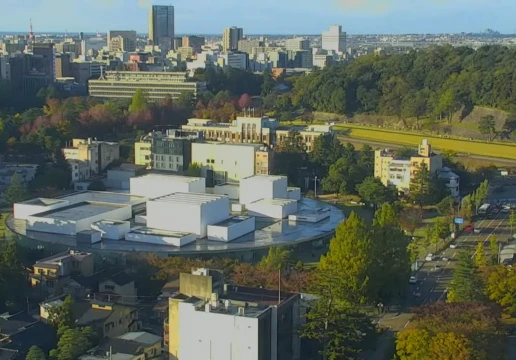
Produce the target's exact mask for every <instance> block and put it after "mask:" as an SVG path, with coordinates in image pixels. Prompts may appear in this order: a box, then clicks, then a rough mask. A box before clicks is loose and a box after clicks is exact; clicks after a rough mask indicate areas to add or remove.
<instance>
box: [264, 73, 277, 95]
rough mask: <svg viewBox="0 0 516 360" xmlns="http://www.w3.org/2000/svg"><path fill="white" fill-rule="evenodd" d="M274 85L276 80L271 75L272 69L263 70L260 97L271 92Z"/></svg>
mask: <svg viewBox="0 0 516 360" xmlns="http://www.w3.org/2000/svg"><path fill="white" fill-rule="evenodd" d="M275 86H276V80H275V79H274V77H273V76H272V71H270V70H265V71H264V72H263V84H262V92H261V94H262V97H265V96H267V95H269V94H270V93H272V91H273V90H274V87H275Z"/></svg>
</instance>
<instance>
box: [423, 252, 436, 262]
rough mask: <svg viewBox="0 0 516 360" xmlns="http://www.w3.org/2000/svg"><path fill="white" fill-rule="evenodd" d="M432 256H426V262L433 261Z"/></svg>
mask: <svg viewBox="0 0 516 360" xmlns="http://www.w3.org/2000/svg"><path fill="white" fill-rule="evenodd" d="M434 259H435V258H434V254H428V255H427V256H426V258H425V260H426V261H434Z"/></svg>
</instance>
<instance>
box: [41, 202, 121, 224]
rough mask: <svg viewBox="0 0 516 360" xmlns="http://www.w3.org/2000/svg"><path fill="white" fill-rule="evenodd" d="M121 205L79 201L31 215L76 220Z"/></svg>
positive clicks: (100, 213)
mask: <svg viewBox="0 0 516 360" xmlns="http://www.w3.org/2000/svg"><path fill="white" fill-rule="evenodd" d="M121 207H123V205H116V204H109V203H95V202H87V201H83V202H79V203H75V204H72V205H68V206H63V207H60V208H57V209H53V210H49V211H45V212H42V213H39V214H34V215H32V216H33V217H39V218H49V219H55V220H64V221H78V220H82V219H87V218H90V217H93V216H97V215H102V214H105V213H108V212H110V211H113V210H116V209H119V208H121Z"/></svg>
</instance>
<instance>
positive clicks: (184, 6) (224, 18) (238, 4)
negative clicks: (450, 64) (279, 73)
mask: <svg viewBox="0 0 516 360" xmlns="http://www.w3.org/2000/svg"><path fill="white" fill-rule="evenodd" d="M0 3H1V7H0V32H1V31H20V32H22V31H23V32H25V31H28V30H27V29H28V28H29V22H30V19H31V18H32V23H33V26H34V31H35V32H36V33H38V32H53V31H56V32H65V30H68V32H79V31H84V32H95V31H99V32H102V33H103V32H106V31H108V30H110V29H111V30H115V29H116V30H137V31H138V32H142V33H146V32H147V31H148V25H147V22H148V15H147V14H148V9H149V6H151V5H152V4H154V5H174V7H175V21H176V27H175V28H176V33H177V34H220V33H222V31H223V29H224V28H225V27H229V26H239V27H243V28H244V34H245V33H247V34H293V35H294V34H319V33H321V32H322V31H324V30H326V29H327V28H328V27H329V25H330V24H340V25H342V27H343V31H347V32H348V33H350V34H373V33H376V34H377V33H390V34H399V33H452V32H453V33H457V32H462V31H464V32H480V31H483V30H485V29H487V28H491V29H493V30H497V31H500V32H502V33H514V32H516V23H515V22H514V19H513V17H514V14H515V13H516V0H257V1H249V0H247V1H244V0H161V1H159V0H0Z"/></svg>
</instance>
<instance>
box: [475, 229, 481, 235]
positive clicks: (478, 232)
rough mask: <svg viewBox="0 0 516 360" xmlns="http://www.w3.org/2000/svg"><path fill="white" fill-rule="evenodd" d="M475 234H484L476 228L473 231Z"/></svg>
mask: <svg viewBox="0 0 516 360" xmlns="http://www.w3.org/2000/svg"><path fill="white" fill-rule="evenodd" d="M473 232H474V233H475V234H480V233H481V232H482V229H479V228H475V229H474V230H473Z"/></svg>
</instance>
